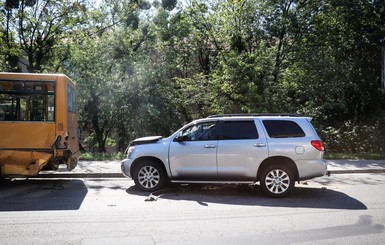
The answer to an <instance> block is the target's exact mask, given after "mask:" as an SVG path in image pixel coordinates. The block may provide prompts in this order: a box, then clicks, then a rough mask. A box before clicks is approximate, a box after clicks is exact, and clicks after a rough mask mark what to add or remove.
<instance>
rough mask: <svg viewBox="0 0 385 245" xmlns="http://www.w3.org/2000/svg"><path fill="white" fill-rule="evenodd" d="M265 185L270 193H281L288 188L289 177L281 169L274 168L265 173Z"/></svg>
mask: <svg viewBox="0 0 385 245" xmlns="http://www.w3.org/2000/svg"><path fill="white" fill-rule="evenodd" d="M265 185H266V188H267V189H268V190H269V191H270V192H271V193H274V194H282V193H284V192H285V191H287V190H288V189H289V186H290V177H289V175H288V174H287V173H286V172H285V171H283V170H282V169H274V170H272V171H270V172H269V173H268V174H267V176H266V179H265Z"/></svg>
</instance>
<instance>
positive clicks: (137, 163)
mask: <svg viewBox="0 0 385 245" xmlns="http://www.w3.org/2000/svg"><path fill="white" fill-rule="evenodd" d="M146 161H151V162H156V163H158V164H159V165H160V166H161V167H162V168H163V170H164V173H165V174H166V178H167V179H168V172H167V169H166V166H165V165H164V163H163V162H162V160H160V159H159V158H157V157H151V156H145V157H140V158H138V159H136V160H135V161H134V162H133V163H132V165H131V168H130V174H131V176H133V174H134V171H135V169H136V167H137V166H138V165H139V164H140V163H142V162H146Z"/></svg>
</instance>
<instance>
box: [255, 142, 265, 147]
mask: <svg viewBox="0 0 385 245" xmlns="http://www.w3.org/2000/svg"><path fill="white" fill-rule="evenodd" d="M253 146H254V147H266V144H265V143H257V144H254V145H253Z"/></svg>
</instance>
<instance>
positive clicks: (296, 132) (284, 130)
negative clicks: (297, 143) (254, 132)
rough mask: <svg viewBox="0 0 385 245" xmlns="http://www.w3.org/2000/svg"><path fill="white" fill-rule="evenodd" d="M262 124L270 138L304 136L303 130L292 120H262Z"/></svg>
mask: <svg viewBox="0 0 385 245" xmlns="http://www.w3.org/2000/svg"><path fill="white" fill-rule="evenodd" d="M263 125H265V128H266V131H267V134H268V135H269V137H270V138H292V137H305V132H304V131H303V130H302V128H301V127H300V126H299V125H298V124H297V123H296V122H293V121H288V120H263Z"/></svg>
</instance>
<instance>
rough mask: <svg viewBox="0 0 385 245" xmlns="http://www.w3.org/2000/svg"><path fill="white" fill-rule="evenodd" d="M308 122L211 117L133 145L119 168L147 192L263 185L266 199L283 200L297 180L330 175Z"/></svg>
mask: <svg viewBox="0 0 385 245" xmlns="http://www.w3.org/2000/svg"><path fill="white" fill-rule="evenodd" d="M310 120H311V118H306V117H300V116H298V115H288V114H284V115H282V114H280V115H277V114H274V115H272V114H253V115H242V114H241V115H216V116H210V117H208V118H204V119H199V120H195V121H193V122H191V123H189V124H187V125H185V126H184V127H182V128H181V129H179V130H178V131H176V132H175V133H174V134H172V135H171V136H169V137H167V138H162V137H161V136H150V137H144V138H139V139H136V140H134V141H132V142H131V143H130V145H129V147H128V149H127V153H128V154H127V158H126V159H124V160H123V161H122V162H121V169H122V172H123V174H124V175H125V176H127V177H132V178H133V179H134V181H135V185H136V186H137V187H138V188H139V189H141V190H143V191H155V190H159V189H161V188H163V187H164V186H165V184H166V183H167V182H173V183H237V184H239V183H246V184H253V183H256V182H259V183H260V186H261V188H262V190H263V191H264V192H265V193H266V194H268V195H270V196H273V197H283V196H286V195H287V194H288V193H289V192H290V191H291V190H292V189H293V188H294V182H295V181H300V180H305V179H310V178H314V177H318V176H322V175H324V174H325V173H326V162H325V161H324V160H323V152H324V146H323V142H322V141H321V140H320V138H319V137H318V135H317V133H316V131H315V130H314V128H313V126H312V124H311V123H310Z"/></svg>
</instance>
